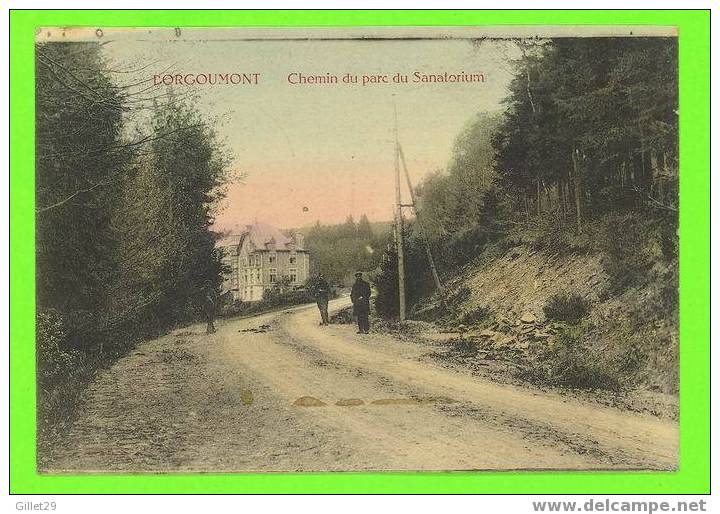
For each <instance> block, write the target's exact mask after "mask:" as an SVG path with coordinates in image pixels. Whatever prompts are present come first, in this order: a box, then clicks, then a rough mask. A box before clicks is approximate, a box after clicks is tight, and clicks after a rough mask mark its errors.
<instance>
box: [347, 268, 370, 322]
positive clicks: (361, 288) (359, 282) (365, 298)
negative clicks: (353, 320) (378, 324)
mask: <svg viewBox="0 0 720 514" xmlns="http://www.w3.org/2000/svg"><path fill="white" fill-rule="evenodd" d="M350 300H352V303H353V313H354V314H355V316H357V323H358V331H357V333H358V334H367V333H368V332H369V331H370V320H369V319H368V315H369V314H370V284H368V283H367V282H365V281H364V280H363V278H362V271H358V272H357V273H355V283H354V284H353V286H352V291H351V292H350Z"/></svg>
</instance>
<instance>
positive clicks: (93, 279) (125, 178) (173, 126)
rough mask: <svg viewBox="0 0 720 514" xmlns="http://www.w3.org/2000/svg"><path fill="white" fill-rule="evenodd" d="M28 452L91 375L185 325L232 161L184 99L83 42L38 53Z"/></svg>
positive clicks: (212, 270) (207, 266) (207, 282)
mask: <svg viewBox="0 0 720 514" xmlns="http://www.w3.org/2000/svg"><path fill="white" fill-rule="evenodd" d="M35 71H36V80H37V82H36V109H35V112H36V133H37V138H36V141H37V144H36V259H37V260H36V270H37V277H36V281H37V288H36V289H37V292H36V295H37V350H38V351H37V360H38V362H37V367H38V421H39V423H38V434H39V437H38V442H39V444H43V441H44V439H45V437H46V436H48V435H50V434H49V431H53V430H57V429H58V428H59V427H61V426H62V425H63V423H64V422H66V421H67V420H68V417H69V416H70V413H71V412H72V408H71V407H72V405H73V404H74V403H75V401H76V400H77V395H78V394H79V392H80V391H81V390H82V386H83V384H85V383H87V381H88V380H90V379H91V378H92V376H93V374H94V373H95V371H97V370H98V369H99V368H101V367H102V366H104V365H106V364H107V363H110V362H112V361H113V360H115V359H116V358H117V357H118V356H119V355H122V354H123V353H124V352H126V351H127V350H128V348H130V347H131V346H132V345H133V344H134V343H135V342H136V341H138V340H140V339H142V338H146V337H150V336H153V335H157V334H160V333H163V331H165V330H167V329H168V328H169V327H173V326H176V325H177V324H179V323H185V322H189V321H193V320H195V319H197V318H198V317H199V315H200V312H201V311H200V302H201V301H202V291H203V289H204V288H208V287H210V288H212V287H217V286H218V285H219V280H220V277H219V273H220V260H219V256H218V255H217V254H216V250H215V246H214V243H215V235H214V234H213V232H212V231H211V225H212V222H213V216H214V212H215V209H216V207H217V202H218V201H219V200H220V199H221V198H222V197H223V192H224V184H225V183H226V180H227V179H228V176H229V166H230V162H231V160H230V157H229V156H228V155H227V152H226V151H225V150H224V148H223V145H222V144H221V142H220V141H219V140H218V138H217V136H216V135H215V133H214V131H213V129H212V128H211V126H212V123H211V120H207V119H203V117H202V116H201V115H200V114H199V113H198V112H197V110H196V109H195V108H194V107H193V102H192V99H191V98H187V97H182V96H180V95H177V96H176V95H174V94H173V93H172V92H165V90H160V89H159V88H157V87H153V86H151V85H149V84H147V83H144V82H141V83H129V84H125V83H123V80H122V78H123V77H124V76H125V75H126V74H127V73H128V70H126V69H113V68H112V67H111V66H110V64H109V63H108V62H106V61H105V60H104V58H103V55H102V51H101V45H99V44H95V43H63V44H58V43H47V44H38V45H37V46H36V70H35Z"/></svg>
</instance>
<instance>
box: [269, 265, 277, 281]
mask: <svg viewBox="0 0 720 514" xmlns="http://www.w3.org/2000/svg"><path fill="white" fill-rule="evenodd" d="M270 282H271V283H273V282H277V269H276V268H270Z"/></svg>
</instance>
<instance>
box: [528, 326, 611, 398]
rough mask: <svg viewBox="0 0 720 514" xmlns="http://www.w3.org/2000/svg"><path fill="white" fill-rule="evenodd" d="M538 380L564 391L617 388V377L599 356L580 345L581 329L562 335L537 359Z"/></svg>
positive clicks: (569, 330) (571, 329)
mask: <svg viewBox="0 0 720 514" xmlns="http://www.w3.org/2000/svg"><path fill="white" fill-rule="evenodd" d="M540 364H541V366H542V370H541V372H540V375H541V378H543V379H544V380H546V381H547V382H549V383H551V384H554V385H559V386H563V387H575V388H580V389H596V388H597V389H610V390H613V391H616V390H618V389H619V388H620V378H619V373H618V372H617V370H616V369H614V366H613V365H612V364H611V363H609V362H607V361H605V360H604V359H603V358H602V357H601V356H600V355H597V354H596V353H594V352H591V351H589V350H588V349H587V348H585V346H584V345H583V344H582V342H581V329H580V328H577V327H573V328H570V327H568V328H567V329H565V330H563V331H561V332H560V333H559V334H558V337H557V339H556V340H555V341H554V343H553V344H552V345H551V346H549V347H548V349H547V350H546V351H545V353H544V354H542V355H541V356H540Z"/></svg>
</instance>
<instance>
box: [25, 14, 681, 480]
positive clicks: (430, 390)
mask: <svg viewBox="0 0 720 514" xmlns="http://www.w3.org/2000/svg"><path fill="white" fill-rule="evenodd" d="M678 119H679V109H678V45H677V34H676V31H675V30H674V29H673V28H672V27H659V26H651V25H646V26H641V27H639V26H632V27H631V26H627V27H625V26H613V27H603V26H563V27H542V26H540V27H522V26H503V27H500V26H498V27H462V28H443V27H434V28H428V27H385V28H377V27H368V28H362V27H356V28H343V29H339V28H332V29H331V28H326V29H320V28H308V29H303V28H292V29H291V28H285V29H279V28H278V29H270V28H263V29H239V28H212V29H191V28H182V27H179V28H158V29H147V28H143V29H140V28H137V29H134V28H95V27H93V28H82V27H78V28H54V27H49V28H47V27H46V28H41V29H38V30H37V33H36V36H35V130H36V146H35V187H36V191H35V228H36V302H37V311H36V312H37V314H36V354H37V470H38V471H39V472H40V473H43V474H78V473H173V472H178V473H189V472H218V473H221V472H222V473H227V472H238V473H241V472H314V471H318V472H319V471H348V472H362V471H467V470H528V471H533V470H580V471H582V470H665V471H672V470H676V469H678V445H679V429H678V427H679V424H678V423H679V422H678V420H679V416H680V412H679V402H678V394H679V379H678V375H679V371H678V360H679V350H678V347H679V333H678V169H679V152H678Z"/></svg>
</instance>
